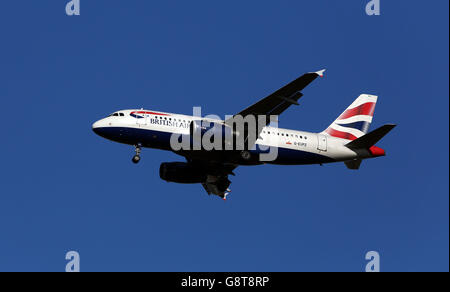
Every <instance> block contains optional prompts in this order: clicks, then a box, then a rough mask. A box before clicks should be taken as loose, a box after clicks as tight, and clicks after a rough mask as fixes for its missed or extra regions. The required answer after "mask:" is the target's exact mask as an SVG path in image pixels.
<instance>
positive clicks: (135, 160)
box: [131, 145, 141, 164]
mask: <svg viewBox="0 0 450 292" xmlns="http://www.w3.org/2000/svg"><path fill="white" fill-rule="evenodd" d="M134 148H135V151H136V155H134V156H133V158H132V159H131V161H132V162H133V163H134V164H137V163H139V161H141V145H136V146H134Z"/></svg>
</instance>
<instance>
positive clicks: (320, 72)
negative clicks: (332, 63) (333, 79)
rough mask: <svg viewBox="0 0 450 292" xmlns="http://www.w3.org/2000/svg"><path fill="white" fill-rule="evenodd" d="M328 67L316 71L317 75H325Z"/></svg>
mask: <svg viewBox="0 0 450 292" xmlns="http://www.w3.org/2000/svg"><path fill="white" fill-rule="evenodd" d="M326 70H327V69H323V70H320V71H317V72H315V73H316V74H317V75H319V76H320V77H323V73H325V71H326Z"/></svg>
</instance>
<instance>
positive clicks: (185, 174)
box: [159, 162, 207, 184]
mask: <svg viewBox="0 0 450 292" xmlns="http://www.w3.org/2000/svg"><path fill="white" fill-rule="evenodd" d="M159 177H160V178H161V179H162V180H165V181H168V182H175V183H180V184H196V183H203V182H205V181H206V177H207V174H206V173H205V172H204V171H203V170H202V169H201V168H198V167H195V166H192V165H191V164H188V163H185V162H170V163H162V164H161V166H160V167H159Z"/></svg>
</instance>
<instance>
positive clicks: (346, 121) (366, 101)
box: [322, 94, 378, 140]
mask: <svg viewBox="0 0 450 292" xmlns="http://www.w3.org/2000/svg"><path fill="white" fill-rule="evenodd" d="M377 99H378V97H377V96H375V95H369V94H361V95H360V96H359V97H358V98H357V99H356V100H355V101H354V102H353V103H352V104H351V105H350V106H349V107H348V108H347V109H346V110H345V111H344V112H343V113H342V114H341V115H340V116H339V117H338V118H337V119H336V120H335V121H334V122H333V123H332V124H331V125H330V126H329V127H328V128H327V129H326V130H325V131H323V132H322V133H323V134H326V135H330V136H333V137H337V138H342V139H346V140H356V139H357V138H360V137H362V136H363V135H364V134H366V133H367V132H368V131H369V127H370V124H371V123H372V119H373V113H374V111H375V105H376V103H377Z"/></svg>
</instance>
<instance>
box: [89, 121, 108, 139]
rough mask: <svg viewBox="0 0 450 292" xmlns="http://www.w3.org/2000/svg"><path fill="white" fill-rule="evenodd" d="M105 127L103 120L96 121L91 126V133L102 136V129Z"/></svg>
mask: <svg viewBox="0 0 450 292" xmlns="http://www.w3.org/2000/svg"><path fill="white" fill-rule="evenodd" d="M104 127H105V125H104V122H103V120H99V121H96V122H95V123H93V124H92V131H94V133H95V134H97V135H99V136H102V129H103V128H104Z"/></svg>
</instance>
